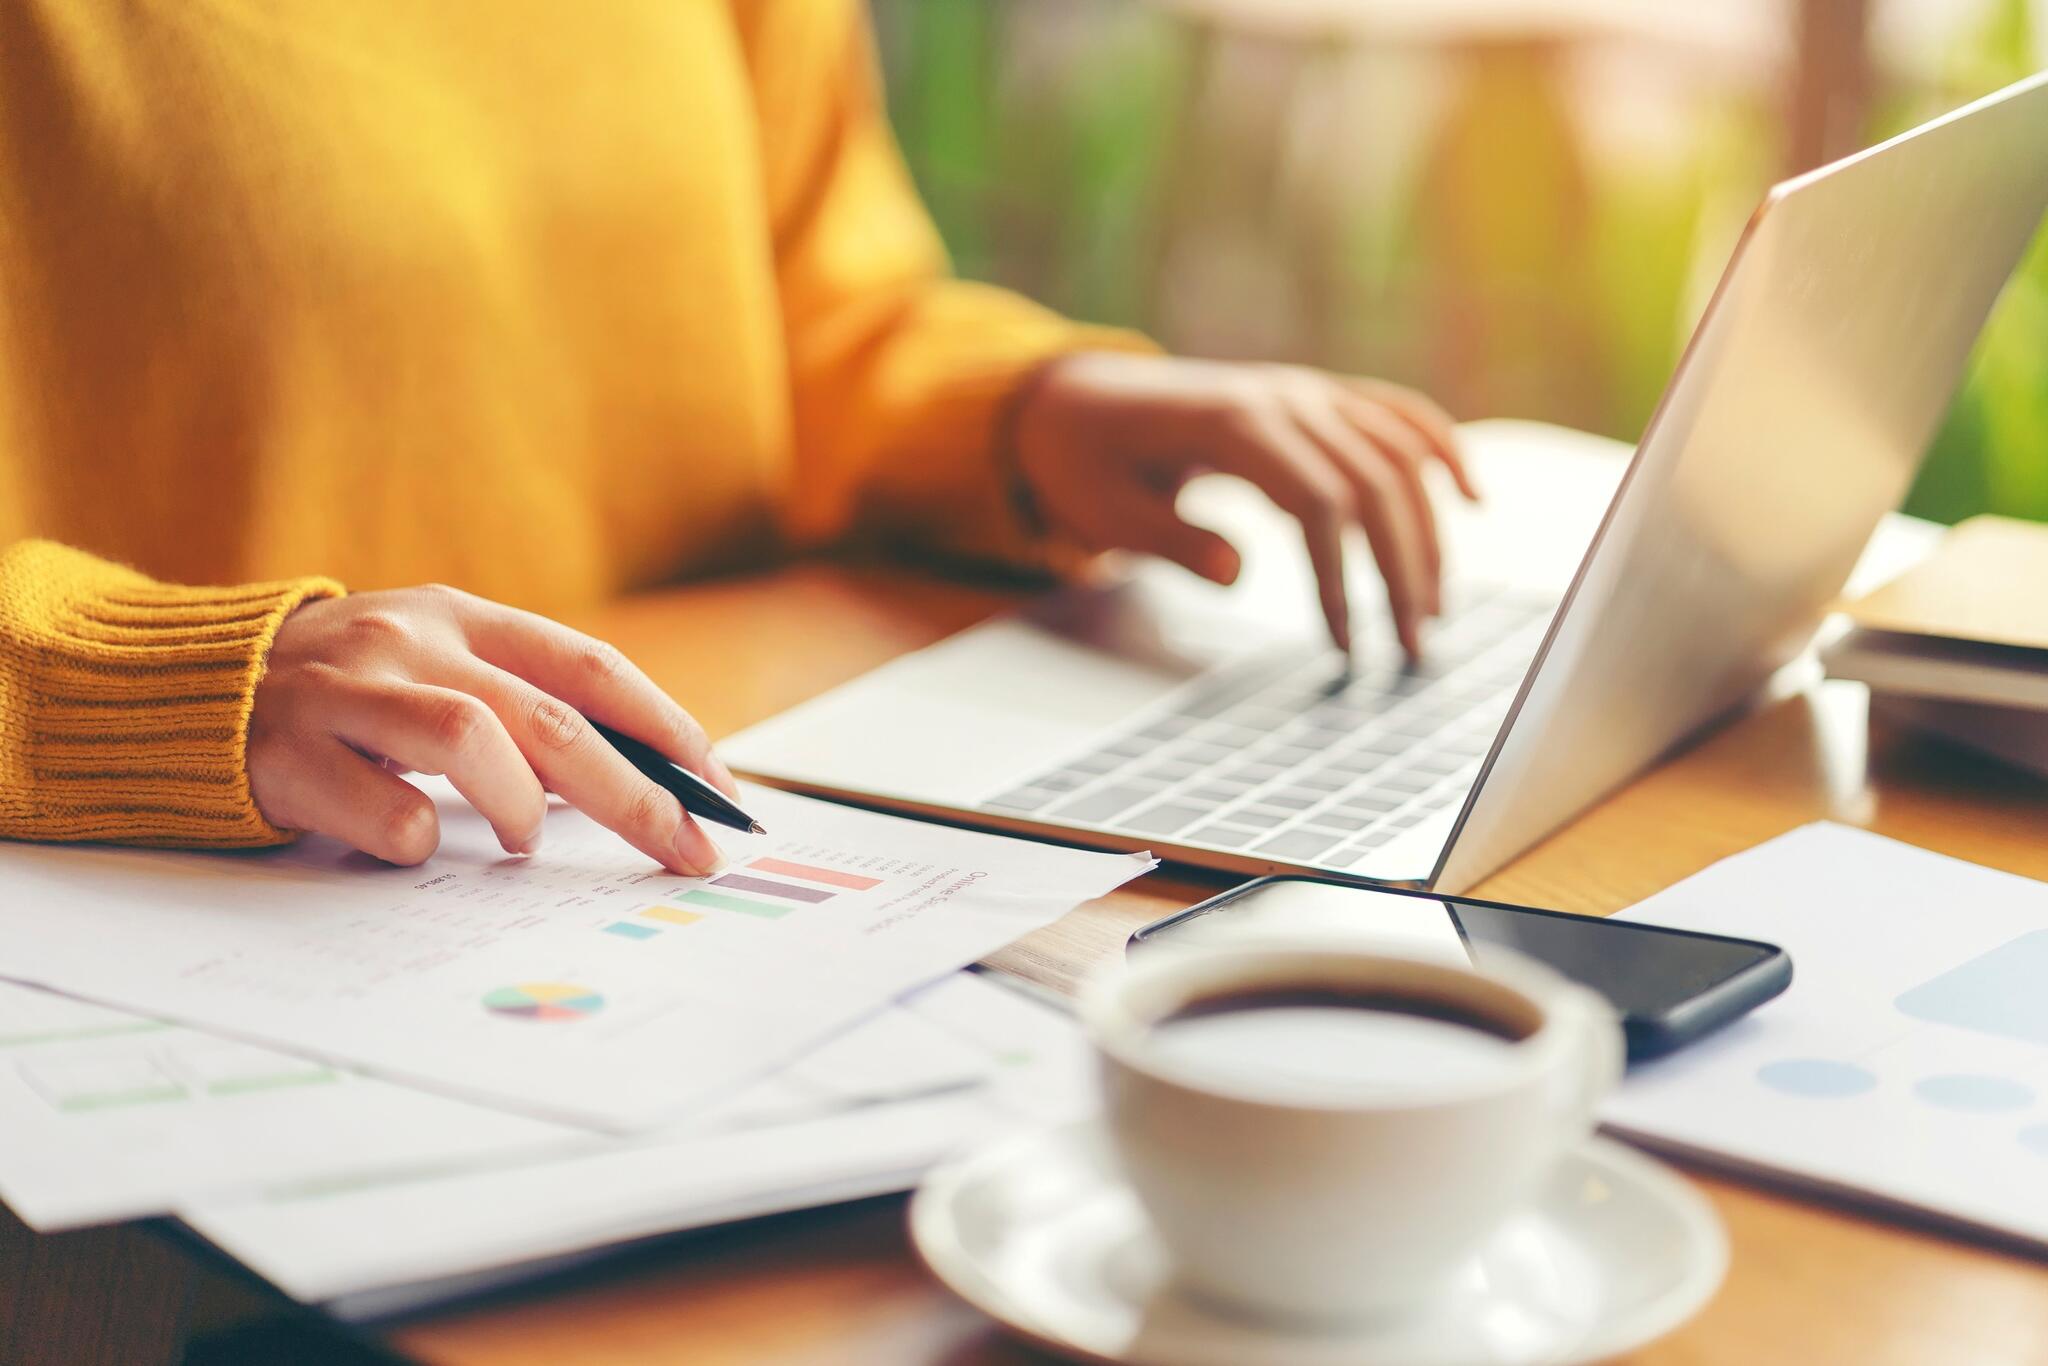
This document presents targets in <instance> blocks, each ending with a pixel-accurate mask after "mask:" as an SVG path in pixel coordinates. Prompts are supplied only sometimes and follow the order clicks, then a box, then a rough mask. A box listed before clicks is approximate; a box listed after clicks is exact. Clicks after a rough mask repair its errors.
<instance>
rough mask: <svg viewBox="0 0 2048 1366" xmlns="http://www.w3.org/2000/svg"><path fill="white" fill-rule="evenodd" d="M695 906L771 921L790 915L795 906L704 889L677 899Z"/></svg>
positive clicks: (694, 890) (700, 888) (684, 894)
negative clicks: (725, 894)
mask: <svg viewBox="0 0 2048 1366" xmlns="http://www.w3.org/2000/svg"><path fill="white" fill-rule="evenodd" d="M676 899H677V900H679V901H687V902H689V903H690V904H691V905H693V906H715V907H717V908H718V909H719V910H721V911H738V912H739V913H740V914H741V915H758V916H763V917H765V918H767V919H769V920H773V919H775V918H776V917H778V916H784V915H788V914H789V913H790V912H791V911H793V910H795V909H796V908H795V907H794V906H774V905H770V904H769V903H768V902H766V901H754V900H751V899H749V898H747V897H743V896H724V895H722V894H720V893H718V892H707V891H705V890H704V889H703V888H702V887H693V888H691V889H690V890H689V891H687V892H684V893H682V894H681V895H679V896H678V897H677V898H676Z"/></svg>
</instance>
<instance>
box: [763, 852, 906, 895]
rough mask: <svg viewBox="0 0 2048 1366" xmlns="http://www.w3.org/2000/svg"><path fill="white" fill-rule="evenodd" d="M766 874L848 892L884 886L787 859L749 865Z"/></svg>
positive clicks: (855, 875) (856, 875)
mask: <svg viewBox="0 0 2048 1366" xmlns="http://www.w3.org/2000/svg"><path fill="white" fill-rule="evenodd" d="M747 867H749V868H759V869H760V870H761V871H762V872H764V873H780V874H782V875H783V876H784V877H800V878H802V879H804V880H805V881H806V882H822V883H825V884H826V885H827V886H832V887H844V888H846V889H847V890H848V891H853V892H865V891H866V890H868V888H870V887H879V886H881V885H882V879H880V878H878V877H867V876H865V875H863V874H860V873H849V872H846V871H844V870H843V869H839V868H820V867H818V866H816V865H815V864H810V863H797V862H795V861H794V860H791V859H786V858H757V859H754V860H752V861H750V862H749V863H748V864H747Z"/></svg>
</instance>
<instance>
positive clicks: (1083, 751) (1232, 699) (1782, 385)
mask: <svg viewBox="0 0 2048 1366" xmlns="http://www.w3.org/2000/svg"><path fill="white" fill-rule="evenodd" d="M2044 209H2048V73H2043V74H2042V75H2040V76H2036V77H2034V78H2031V79H2029V80H2027V81H2023V82H2021V83H2019V84H2017V85H2014V86H2011V87H2009V88H2008V89H2006V90H2004V91H2001V92H1999V93H1998V94H1995V95H1992V96H1990V97H1988V98H1986V99H1983V100H1980V101H1978V102H1977V103H1975V104H1972V105H1969V106H1967V107H1966V108H1963V109H1960V110H1957V111H1955V112H1954V113H1951V114H1949V115H1947V116H1945V117H1943V118H1940V119H1937V120H1935V121H1933V122H1931V123H1928V124H1926V125H1924V126H1922V127H1920V128H1917V129H1914V130H1913V131H1911V132H1909V133H1906V134H1904V135H1902V136H1900V137H1897V138H1894V139H1892V140H1891V141H1889V142H1886V143H1883V144H1881V145H1880V146H1877V147H1874V148H1871V149H1869V150H1867V151H1864V152H1861V153H1858V154H1856V155H1854V156H1851V157H1848V158H1846V159H1844V160H1842V161H1839V162H1836V163H1834V164H1833V165H1830V166H1826V167H1823V168H1821V169H1820V170H1817V171H1814V172H1811V173H1809V174H1807V175H1803V176H1800V177H1797V178H1795V179H1793V180H1789V181H1787V182H1785V183H1783V184H1781V185H1778V186H1776V187H1775V188H1773V189H1772V190H1771V191H1770V193H1769V194H1768V195H1767V196H1766V197H1765V199H1764V202H1763V204H1762V206H1761V207H1760V208H1759V209H1758V210H1757V212H1756V214H1755V216H1754V217H1753V218H1752V219H1751V221H1750V223H1749V225H1748V227H1747V229H1746V230H1745V231H1744V233H1743V235H1742V237H1741V240H1740V241H1739V242H1738V244H1737V246H1736V248H1735V252H1734V254H1733V257H1732V258H1731V260H1730V261H1729V263H1728V266H1727V268H1726V270H1725V272H1724V274H1723V275H1722V278H1721V281H1720V283H1719V285H1718V287H1717V289H1716V291H1715V293H1714V295H1713V297H1712V299H1711V300H1710V302H1709V303H1708V306H1707V308H1706V310H1705V312H1704V314H1703V315H1702V317H1701V319H1700V322H1699V325H1698V327H1697V328H1696V329H1695V331H1694V333H1693V336H1692V339H1691V341H1690V343H1689V345H1688V346H1687V348H1686V351H1685V353H1684V355H1683V357H1682V358H1681V360H1680V362H1679V365H1678V368H1677V370H1676V373H1675V374H1674V375H1673V377H1672V380H1671V382H1670V384H1669V386H1668V387H1667V389H1666V390H1665V393H1664V396H1663V398H1662V400H1661V401H1660V403H1659V405H1658V408H1657V411H1656V413H1655V415H1654V416H1653V417H1652V419H1651V421H1650V424H1649V427H1648V429H1647V431H1646V432H1645V433H1644V436H1643V438H1642V441H1641V442H1640V444H1639V445H1638V446H1637V447H1636V448H1635V449H1634V451H1633V452H1632V453H1631V452H1629V451H1628V450H1627V448H1625V447H1619V446H1617V445H1616V444H1615V443H1609V442H1605V441H1602V440H1600V439H1598V438H1593V437H1586V436H1583V435H1581V434H1576V433H1569V432H1564V431H1562V430H1560V429H1556V428H1548V427H1543V426H1539V425H1535V424H1523V423H1480V424H1472V425H1469V426H1468V427H1466V428H1465V429H1464V433H1463V439H1464V442H1465V445H1466V448H1467V452H1466V453H1467V455H1468V457H1469V458H1470V460H1471V462H1472V464H1473V465H1474V466H1475V467H1476V469H1477V472H1478V474H1479V477H1480V479H1481V481H1482V484H1483V486H1484V487H1485V488H1486V489H1487V491H1488V495H1489V496H1488V498H1487V501H1486V504H1485V505H1484V506H1483V507H1482V508H1480V509H1476V510H1475V509H1468V508H1463V507H1459V506H1457V504H1456V500H1455V499H1444V498H1439V499H1438V507H1439V509H1440V513H1441V515H1442V517H1443V518H1444V521H1445V525H1444V528H1443V532H1444V541H1445V545H1446V559H1447V579H1446V586H1445V599H1446V608H1447V610H1446V613H1445V615H1444V616H1443V618H1441V619H1440V620H1439V621H1438V622H1437V623H1436V624H1435V626H1434V629H1433V630H1432V631H1431V633H1430V635H1429V637H1428V639H1427V642H1426V644H1427V648H1426V651H1425V656H1424V658H1423V660H1422V661H1421V662H1420V664H1418V665H1415V666H1413V667H1409V666H1407V665H1406V664H1405V663H1404V662H1403V661H1402V659H1401V658H1400V657H1399V654H1398V651H1397V650H1396V649H1395V647H1394V645H1393V643H1392V629H1391V626H1390V625H1389V624H1388V623H1387V622H1386V620H1385V619H1384V615H1382V616H1381V618H1380V619H1378V620H1368V621H1367V622H1366V624H1365V626H1364V628H1363V629H1362V630H1361V632H1360V635H1361V636H1362V637H1363V638H1364V640H1365V643H1364V645H1363V646H1362V647H1361V648H1360V649H1359V650H1358V651H1356V652H1355V658H1354V659H1353V660H1352V661H1349V662H1347V661H1345V660H1342V659H1340V658H1338V657H1337V656H1336V655H1335V653H1334V651H1332V650H1331V648H1330V647H1329V646H1328V644H1327V643H1326V641H1325V640H1324V639H1322V637H1321V627H1320V624H1319V619H1318V617H1317V615H1316V613H1315V611H1314V606H1313V604H1314V601H1315V598H1314V593H1313V590H1312V588H1311V586H1310V578H1309V575H1308V570H1307V566H1306V564H1305V558H1304V557H1303V556H1302V555H1301V554H1300V553H1299V551H1297V550H1296V549H1295V548H1294V543H1295V541H1296V540H1297V539H1298V536H1297V533H1296V532H1295V531H1293V530H1292V529H1291V524H1289V523H1288V522H1287V521H1286V520H1285V519H1284V518H1281V517H1280V516H1279V515H1278V514H1277V513H1276V512H1274V511H1273V509H1271V508H1270V507H1269V506H1267V505H1266V504H1265V503H1264V500H1263V499H1262V498H1260V497H1259V496H1258V495H1257V494H1256V493H1254V492H1252V491H1250V490H1249V489H1248V488H1247V487H1246V486H1244V485H1241V484H1236V483H1234V482H1232V481H1227V480H1221V479H1205V480H1202V481H1197V484H1196V485H1194V486H1191V488H1190V490H1189V491H1188V495H1187V496H1188V497H1189V498H1190V500H1191V502H1192V506H1191V507H1190V508H1189V509H1188V510H1189V511H1190V512H1191V514H1192V515H1193V516H1194V518H1195V519H1196V520H1202V521H1207V522H1209V523H1211V524H1213V525H1218V526H1219V527H1220V528H1221V529H1224V530H1225V531H1226V533H1227V534H1230V535H1231V536H1232V537H1233V539H1235V540H1237V541H1238V543H1239V544H1240V546H1242V547H1243V548H1245V549H1246V550H1247V552H1248V554H1247V572H1246V573H1245V575H1244V577H1243V578H1242V579H1241V580H1240V582H1239V583H1238V584H1237V585H1236V586H1234V587H1232V588H1229V589H1220V588H1216V587H1213V586H1211V585H1207V584H1202V583H1198V582H1197V581H1195V580H1194V579H1193V578H1192V576H1189V575H1186V574H1184V573H1182V572H1181V571H1179V570H1176V569H1173V568H1172V567H1170V566H1166V565H1162V564H1158V563H1143V564H1138V565H1135V566H1133V567H1132V568H1131V569H1130V570H1129V572H1128V573H1125V574H1122V575H1120V576H1118V577H1115V578H1113V579H1111V580H1109V581H1106V582H1093V583H1089V584H1085V585H1076V586H1073V587H1069V588H1064V589H1061V590H1058V591H1056V592H1054V593H1052V594H1050V595H1048V596H1046V597H1044V598H1042V599H1039V600H1037V601H1034V602H1031V603H1029V604H1027V605H1026V606H1025V607H1023V608H1022V609H1020V610H1018V611H1015V612H1012V613H1009V614H1006V615H1004V616H1000V617H997V618H995V619H993V620H991V621H988V622H985V623H983V624H981V625H979V626H976V627H973V628H971V629H969V630H967V631H964V632H961V633H960V634H958V635H956V636H954V637H952V638H950V639H948V640H946V641H943V642H941V643H940V644H938V645H936V646H933V647H931V648H929V649H926V650H921V651H918V652H916V653H914V654H910V655H907V656H904V657H903V658H901V659H899V660H896V661H894V662H892V663H890V664H888V665H886V666H884V667H882V668H880V669H877V670H875V671H873V672H872V673H870V674H867V675H865V676H863V677H861V678H858V679H856V680H854V681H852V682H850V683H848V684H846V685H844V686H842V687H840V688H837V689H835V690H833V691H831V692H829V693H826V694H824V695H823V696H820V697H818V698H816V699H814V700H812V701H811V702H808V703H806V704H804V705H802V706H799V707H797V708H795V709H793V710H791V711H789V712H786V713H783V714H782V715H780V716H777V717H775V718H773V719H771V720H769V721H767V722H764V723H763V724H761V725H758V726H755V727H753V728H752V729H749V730H747V731H744V732H742V733H741V734H739V735H737V736H735V737H733V738H732V739H730V740H729V741H727V742H726V744H725V745H724V746H723V747H722V752H723V753H724V755H725V757H726V758H727V760H728V762H730V763H731V764H732V765H733V767H735V768H736V769H738V770H740V771H741V772H743V773H746V774H748V775H750V776H753V777H756V778H758V779H761V780H764V781H767V782H771V783H775V784H778V785H783V786H788V787H793V788H796V789H799V790H803V791H808V792H813V793H817V794H821V795H825V796H830V797H837V798H842V799H849V800H854V801H860V802H864V803H867V804H871V805H875V806H880V807H884V808H890V809H896V810H901V811H906V812H910V813H914V814H920V815H927V816H937V817H941V818H945V819H952V820H960V821H966V822H971V823H974V824H979V825H984V826H988V827H992V828H996V829H1004V830H1012V831H1020V832H1028V833H1032V834H1037V835H1041V836H1051V837H1053V838H1058V839H1064V840H1068V841H1073V842H1079V843H1085V844H1091V845H1097V846H1101V847H1106V848H1129V849H1138V848H1148V849H1151V850H1153V851H1154V852H1155V853H1157V854H1159V855H1161V856H1162V857H1167V858H1172V859H1176V860H1181V861H1185V862H1188V863H1192V864H1198V865H1206V866H1210V867H1215V868H1219V869H1226V870H1230V871H1234V872H1240V873H1267V872H1277V871H1306V872H1312V873H1317V874H1322V875H1327V876H1335V877H1340V878H1345V879H1359V880H1367V881H1382V882H1390V883H1399V884H1407V885H1417V886H1430V887H1435V888H1437V889H1439V890H1444V891H1448V892H1457V891H1460V890H1462V889H1464V888H1465V887H1468V886H1470V885H1471V884H1472V883H1474V882H1476V881H1477V880H1479V879H1480V878H1482V877H1484V876H1486V875H1487V874H1488V873H1490V872H1492V871H1493V870H1494V869H1496V868H1498V867H1499V866H1501V865H1502V864H1503V863H1505V862H1506V861H1507V860H1509V859H1511V858H1513V857H1514V856H1515V855H1517V854H1519V853H1520V852H1522V851H1523V850H1524V849H1526V848H1528V847H1529V846H1530V845H1532V844H1534V843H1535V842H1537V841H1538V840H1540V839H1542V838H1543V837H1544V836H1545V835H1547V834H1549V833H1551V832H1552V831H1554V830H1556V829H1557V828H1559V827H1560V826H1562V825H1563V824H1565V823H1566V822H1567V821H1569V820H1571V819H1572V818H1573V817H1574V816H1576V815H1577V814H1578V813H1579V812H1580V811H1582V810H1584V809H1585V808H1586V807H1587V806H1589V805H1590V804H1592V803H1593V802H1595V801H1597V800H1599V799H1600V798H1601V797H1602V796H1604V795H1605V794H1607V793H1608V792H1610V791H1612V790H1613V789H1615V788H1616V787H1618V786H1619V785H1621V784H1622V783H1624V782H1626V781H1627V780H1628V779H1629V778H1630V777H1632V776H1634V775H1635V774H1637V773H1638V772H1640V771H1641V770H1643V769H1644V768H1646V767H1647V766H1649V765H1650V764H1651V763H1653V762H1654V761H1655V760H1656V759H1657V758H1659V757H1660V756H1661V755H1663V754H1665V753H1667V752H1668V751H1670V750H1671V749H1672V748H1674V747H1675V746H1676V745H1678V744H1680V743H1682V742H1683V741H1684V740H1685V739H1687V738H1688V737H1689V736H1692V735H1693V734H1695V733H1696V732H1698V731H1699V730H1700V729H1701V728H1702V727H1704V726H1705V725H1707V724H1708V723H1709V722H1711V721H1713V720H1714V719H1715V718H1717V717H1719V716H1722V715H1724V714H1726V713H1727V712H1729V711H1730V710H1731V709H1733V708H1735V707H1737V706H1739V705H1740V704H1742V703H1743V702H1744V701H1745V700H1746V699H1748V698H1750V697H1752V696H1753V695H1754V694H1755V693H1756V691H1757V689H1758V688H1759V687H1760V686H1761V685H1762V684H1763V683H1764V682H1765V681H1766V680H1768V679H1769V678H1770V677H1771V676H1772V675H1773V674H1774V673H1775V672H1776V671H1777V670H1778V669H1779V668H1780V667H1781V666H1783V665H1784V664H1786V663H1787V662H1788V661H1790V660H1792V659H1794V658H1796V657H1798V656H1799V655H1800V654H1801V653H1802V652H1804V651H1805V650H1806V648H1807V647H1808V645H1809V644H1810V643H1811V641H1812V638H1813V635H1814V632H1815V630H1816V628H1817V626H1818V625H1819V624H1820V622H1821V620H1822V618H1823V616H1824V615H1825V614H1826V612H1827V609H1828V605H1829V603H1830V602H1831V601H1832V600H1833V599H1834V598H1835V596H1836V594H1837V593H1838V592H1839V591H1840V590H1841V588H1842V587H1843V585H1844V583H1845V582H1846V581H1847V579H1848V577H1849V574H1850V571H1851V569H1852V568H1853V566H1854V565H1855V564H1856V561H1857V559H1858V557H1859V555H1860V554H1861V553H1862V551H1863V550H1864V548H1865V545H1866V543H1867V542H1869V541H1870V539H1871V536H1872V532H1873V531H1874V530H1875V529H1876V528H1877V526H1878V525H1879V523H1880V521H1881V520H1882V519H1883V518H1884V517H1885V515H1886V514H1887V513H1888V512H1889V511H1890V510H1891V509H1893V508H1894V507H1896V506H1897V505H1898V503H1899V501H1900V500H1901V499H1902V498H1903V496H1904V494H1905V492H1906V489H1907V487H1908V485H1909V484H1910V483H1911V481H1912V478H1913V476H1914V473H1915V471H1916V470H1917V468H1918V466H1919V463H1920V459H1921V456H1922V453H1923V452H1924V450H1925V448H1926V446H1927V444H1928V441H1929V440H1930V438H1931V436H1932V434H1933V432H1934V429H1935V426H1936V424H1937V423H1938V421H1939V420H1940V418H1941V415H1942V412H1943V409H1944V407H1945V406H1946V404H1947V403H1948V401H1949V399H1950V397H1951V395H1952V393H1953V392H1954V389H1955V387H1956V385H1957V383H1958V381H1959V379H1960V377H1961V375H1962V373H1963V368H1964V365H1965V362H1966V361H1967V359H1968V356H1969V353H1970V349H1971V346H1972V344H1973V343H1974V341H1975V339H1976V337H1977V335H1978V333H1979V332H1980V331H1981V330H1982V327H1983V324H1984V320H1985V317H1986V315H1987V314H1988V313H1989V311H1990V309H1991V306H1992V304H1993V303H1994V301H1995V300H1996V298H1997V296H1998V293H1999V291H2000V289H2001V288H2002V286H2003V285H2004V283H2005V281H2006V279H2007V277H2008V276H2009V275H2010V274H2011V272H2012V270H2013V268H2014V266H2015V264H2016V263H2017V262H2018V260H2019V259H2020V256H2021V254H2022V253H2023V251H2024V250H2025V249H2026V247H2027V245H2028V243H2029V241H2030V239H2031V238H2032V237H2033V234H2034V232H2035V230H2036V228H2037V226H2038V225H2039V224H2040V222H2041V218H2042V215H2043V212H2044ZM1353 558H1354V559H1362V558H1363V557H1353ZM1378 596H1383V594H1382V590H1380V589H1379V588H1378V586H1377V584H1376V583H1374V582H1371V581H1368V580H1365V579H1361V581H1360V582H1358V583H1357V584H1355V585H1354V601H1356V602H1361V603H1362V602H1367V601H1370V600H1372V598H1374V597H1378Z"/></svg>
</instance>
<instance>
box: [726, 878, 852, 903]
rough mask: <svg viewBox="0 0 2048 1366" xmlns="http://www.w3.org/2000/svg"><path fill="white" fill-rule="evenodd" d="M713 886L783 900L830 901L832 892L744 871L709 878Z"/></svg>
mask: <svg viewBox="0 0 2048 1366" xmlns="http://www.w3.org/2000/svg"><path fill="white" fill-rule="evenodd" d="M711 885H712V886H714V887H731V888H732V889H733V890H735V891H740V892H759V893H760V894H761V895H763V896H779V897H781V898H783V899H784V900H785V901H830V900H831V899H832V897H833V893H831V892H827V891H824V890H822V889H820V888H817V887H797V886H792V885H791V884H790V883H787V882H772V881H770V880H769V879H767V878H765V877H748V876H747V875H746V874H745V873H727V874H726V875H725V876H723V877H715V878H713V879H711Z"/></svg>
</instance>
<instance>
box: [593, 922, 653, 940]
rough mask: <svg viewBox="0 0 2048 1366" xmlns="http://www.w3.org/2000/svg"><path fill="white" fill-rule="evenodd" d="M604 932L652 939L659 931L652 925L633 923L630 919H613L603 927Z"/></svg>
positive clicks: (625, 936)
mask: <svg viewBox="0 0 2048 1366" xmlns="http://www.w3.org/2000/svg"><path fill="white" fill-rule="evenodd" d="M604 932H605V933H606V934H616V935H619V936H621V937H623V938H626V939H652V938H654V936H656V935H657V934H660V933H661V931H660V930H657V929H655V928H654V926H652V925H635V924H634V923H633V922H632V921H630V920H614V921H613V922H612V923H611V924H609V925H607V926H605V927H604Z"/></svg>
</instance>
